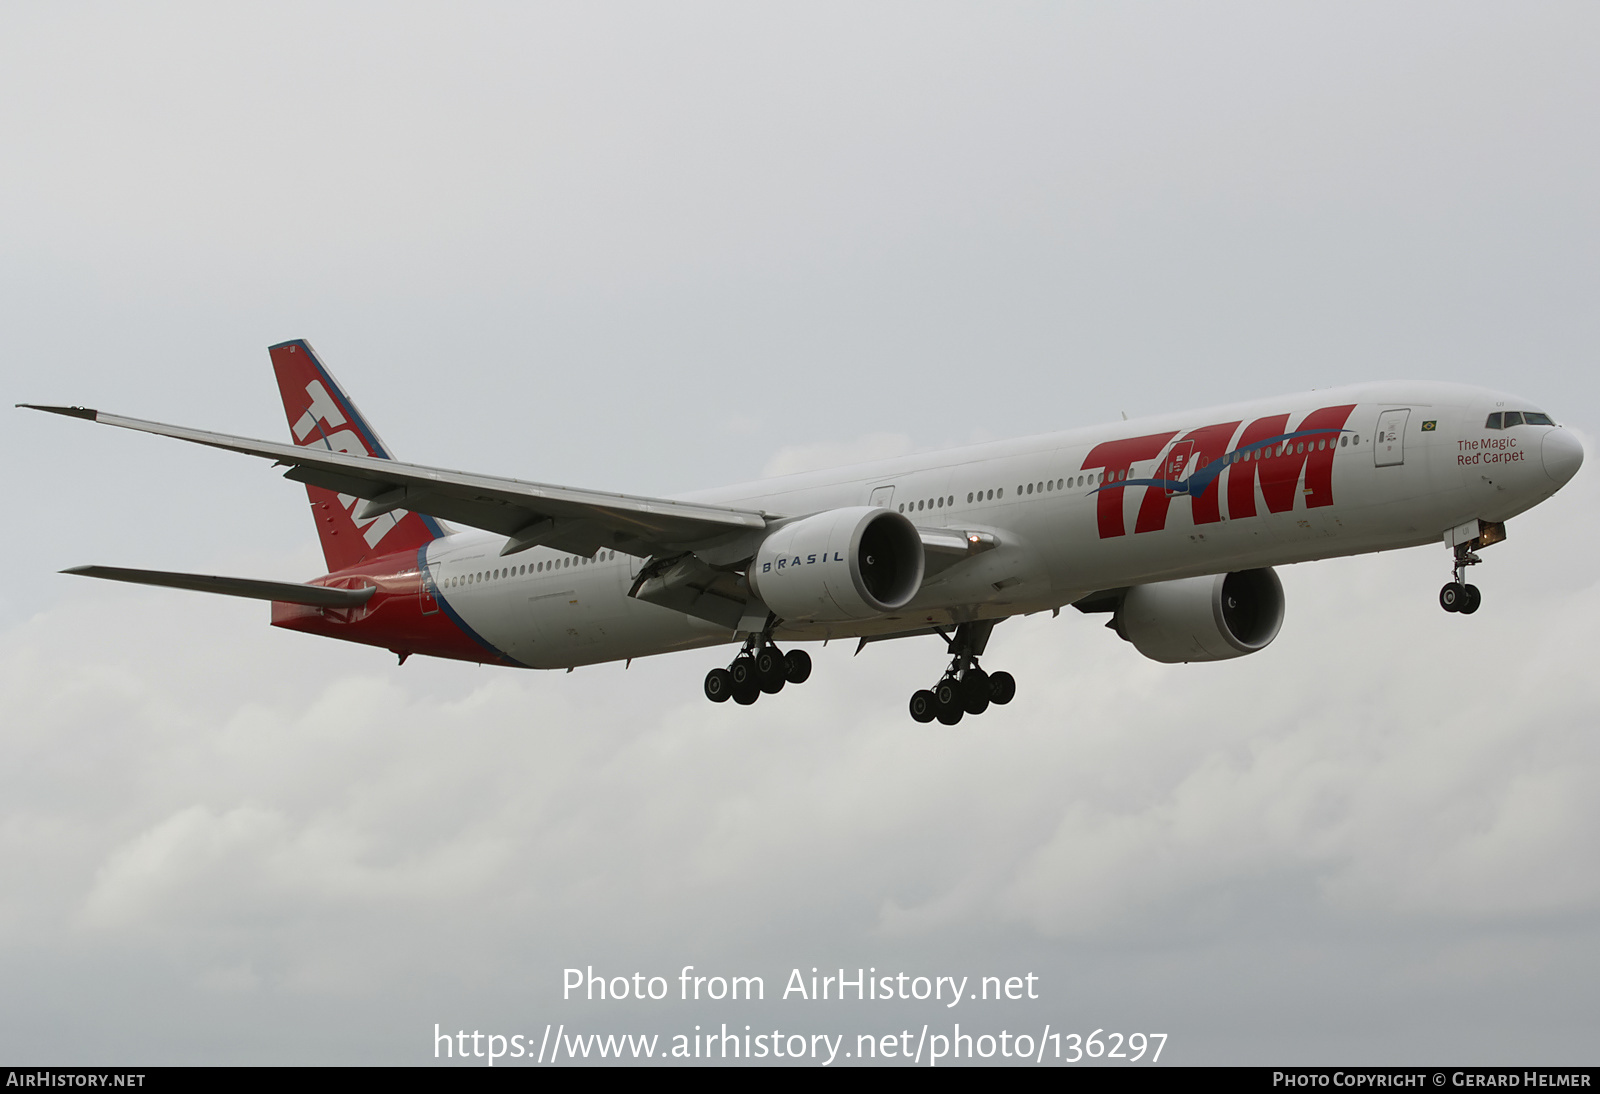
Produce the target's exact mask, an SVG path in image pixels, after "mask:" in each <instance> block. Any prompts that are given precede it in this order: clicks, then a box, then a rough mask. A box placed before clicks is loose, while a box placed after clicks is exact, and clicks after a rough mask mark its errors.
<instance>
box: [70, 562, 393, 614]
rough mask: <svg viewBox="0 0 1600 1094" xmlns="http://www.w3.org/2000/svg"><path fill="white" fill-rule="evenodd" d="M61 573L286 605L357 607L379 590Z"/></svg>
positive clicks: (112, 570) (151, 574)
mask: <svg viewBox="0 0 1600 1094" xmlns="http://www.w3.org/2000/svg"><path fill="white" fill-rule="evenodd" d="M61 572H62V573H64V574H77V575H79V576H80V577H103V578H105V579H107V580H108V581H130V582H132V583H133V584H135V585H161V586H165V587H166V588H169V589H192V590H194V591H195V592H197V593H221V594H222V595H223V596H246V597H249V598H251V599H252V600H276V601H279V602H281V603H284V604H309V605H311V606H312V607H314V608H354V607H356V606H357V605H360V604H365V603H366V602H367V601H369V600H371V599H372V594H373V593H375V592H377V590H376V589H375V588H373V587H372V586H368V587H367V588H365V589H330V588H327V587H326V586H323V585H300V584H297V583H295V582H293V581H256V580H254V579H253V578H248V577H213V576H211V575H210V574H174V573H168V572H167V571H165V570H125V569H122V568H121V567H120V566H74V567H72V569H70V570H62V571H61Z"/></svg>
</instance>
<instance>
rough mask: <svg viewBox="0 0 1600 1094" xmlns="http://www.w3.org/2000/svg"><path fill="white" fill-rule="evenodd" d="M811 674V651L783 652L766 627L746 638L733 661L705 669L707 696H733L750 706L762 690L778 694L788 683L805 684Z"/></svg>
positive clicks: (716, 698) (722, 698)
mask: <svg viewBox="0 0 1600 1094" xmlns="http://www.w3.org/2000/svg"><path fill="white" fill-rule="evenodd" d="M810 676H811V655H810V654H809V653H807V652H806V651H805V650H790V651H789V652H788V653H784V652H783V651H782V650H780V649H778V647H777V646H775V645H773V642H772V633H771V631H770V629H769V630H764V631H762V632H761V633H760V634H752V635H751V636H750V637H749V638H747V639H745V643H744V649H742V650H740V651H739V656H738V657H735V658H734V659H733V664H731V665H729V666H728V667H727V668H725V669H712V670H711V671H710V672H708V673H706V698H707V699H710V700H711V701H712V702H713V703H726V702H727V701H728V700H729V699H732V700H733V701H734V702H735V703H738V704H739V705H740V706H745V707H747V706H749V705H750V704H751V703H753V702H755V701H756V700H757V699H759V698H761V696H762V693H763V692H764V693H766V694H767V695H776V694H778V692H780V691H782V690H783V687H784V685H785V684H803V683H805V682H806V680H808V679H809V678H810Z"/></svg>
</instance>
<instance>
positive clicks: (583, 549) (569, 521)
mask: <svg viewBox="0 0 1600 1094" xmlns="http://www.w3.org/2000/svg"><path fill="white" fill-rule="evenodd" d="M18 405H19V406H23V407H27V408H28V409H30V410H43V411H47V412H48V413H51V414H65V415H67V416H68V417H73V418H86V419H88V420H89V421H92V422H99V423H100V424H101V425H113V426H116V427H118V428H119V429H133V430H137V431H139V432H141V433H154V434H157V435H159V436H163V437H174V438H176V439H178V440H180V441H190V442H192V443H194V444H203V445H207V446H209V447H211V448H222V449H226V450H228V451H229V452H242V453H244V454H245V455H247V456H259V457H262V458H263V459H269V460H275V461H276V465H277V466H285V467H288V468H289V470H288V471H286V472H284V477H285V478H289V479H293V480H295V481H296V482H303V483H310V484H311V485H313V486H321V487H325V488H326V489H329V490H333V491H335V492H337V493H340V494H345V495H349V496H351V497H354V498H363V499H365V500H366V504H365V505H361V506H359V507H358V509H357V512H356V517H357V519H358V520H366V519H369V518H371V517H376V516H378V515H380V514H382V513H388V512H393V511H394V510H397V509H406V510H411V511H413V512H418V513H425V514H427V515H428V516H432V517H438V518H440V519H442V520H448V521H455V522H457V523H459V524H465V525H467V526H469V527H472V528H482V529H483V530H485V531H488V532H495V533H498V534H499V535H503V536H508V537H510V538H509V540H508V541H507V543H506V545H505V548H504V549H503V550H502V551H501V554H512V553H515V552H517V551H523V550H526V549H528V548H529V547H538V546H551V547H555V548H556V549H558V550H563V551H570V552H572V553H573V554H580V555H592V554H594V552H595V551H597V550H599V549H600V548H601V547H614V548H616V549H617V550H620V551H622V552H623V553H625V554H633V555H650V554H660V553H663V552H670V551H689V550H694V549H696V548H701V547H705V546H708V545H714V544H716V543H717V542H718V541H719V540H724V539H730V538H737V537H739V536H741V535H747V534H749V533H750V532H752V531H759V530H761V529H763V528H765V527H766V526H767V515H766V514H765V513H758V512H752V511H750V510H744V509H733V508H727V507H724V506H717V505H700V504H696V503H693V502H681V501H670V500H668V499H665V498H648V497H637V496H634V495H630V494H608V493H603V492H601V491H598V490H574V489H572V488H570V487H565V486H552V485H549V484H546V483H535V482H523V481H522V480H520V479H507V478H498V477H495V476H492V475H474V474H469V473H466V472H462V471H449V470H445V469H443V468H438V467H424V466H422V465H420V464H414V463H402V462H400V461H398V460H387V459H374V458H372V457H370V456H355V455H349V454H347V453H344V452H335V451H332V450H330V449H327V448H318V447H314V446H298V445H292V444H279V443H275V442H273V441H258V440H252V439H250V438H248V437H235V436H231V435H229V434H226V433H212V432H209V431H207V430H201V429H188V428H185V427H183V426H175V425H163V424H162V423H160V422H149V421H145V420H143V419H140V418H125V417H122V416H120V415H116V414H106V413H103V412H101V411H98V410H91V409H89V408H87V407H79V406H38V405H35V404H32V403H19V404H18Z"/></svg>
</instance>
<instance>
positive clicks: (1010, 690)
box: [989, 672, 1017, 707]
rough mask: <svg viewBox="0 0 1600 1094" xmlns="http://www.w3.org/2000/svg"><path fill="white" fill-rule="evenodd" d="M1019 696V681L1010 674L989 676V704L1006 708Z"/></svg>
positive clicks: (994, 673)
mask: <svg viewBox="0 0 1600 1094" xmlns="http://www.w3.org/2000/svg"><path fill="white" fill-rule="evenodd" d="M1016 696H1017V681H1016V678H1015V677H1013V676H1012V675H1011V674H1010V673H1009V672H993V673H990V674H989V702H991V703H994V704H995V705H996V706H1002V707H1003V706H1005V705H1006V704H1007V703H1009V702H1011V700H1012V699H1015V698H1016Z"/></svg>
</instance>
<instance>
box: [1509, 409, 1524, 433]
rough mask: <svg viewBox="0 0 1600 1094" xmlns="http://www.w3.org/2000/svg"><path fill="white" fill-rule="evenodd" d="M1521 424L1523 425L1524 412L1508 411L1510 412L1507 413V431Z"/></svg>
mask: <svg viewBox="0 0 1600 1094" xmlns="http://www.w3.org/2000/svg"><path fill="white" fill-rule="evenodd" d="M1521 424H1522V411H1520V410H1508V411H1506V428H1507V429H1510V428H1511V427H1512V426H1514V425H1521Z"/></svg>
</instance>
